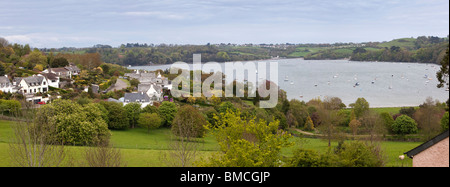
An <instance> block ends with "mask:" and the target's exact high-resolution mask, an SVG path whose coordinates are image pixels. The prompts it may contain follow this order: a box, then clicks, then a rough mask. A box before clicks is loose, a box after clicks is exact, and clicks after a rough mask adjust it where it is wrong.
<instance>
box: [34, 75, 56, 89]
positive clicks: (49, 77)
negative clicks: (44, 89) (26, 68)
mask: <svg viewBox="0 0 450 187" xmlns="http://www.w3.org/2000/svg"><path fill="white" fill-rule="evenodd" d="M38 76H44V77H45V78H47V80H48V85H49V86H51V87H54V88H59V77H58V75H56V74H54V73H41V74H38Z"/></svg>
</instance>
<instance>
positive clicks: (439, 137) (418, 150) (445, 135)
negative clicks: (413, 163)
mask: <svg viewBox="0 0 450 187" xmlns="http://www.w3.org/2000/svg"><path fill="white" fill-rule="evenodd" d="M445 138H448V130H447V131H445V132H443V133H441V134H439V135H437V136H436V137H434V138H432V139H431V140H429V141H427V142H425V143H423V144H422V145H419V146H417V147H416V148H414V149H412V150H410V151H408V152H406V153H404V154H406V155H407V156H408V157H409V158H413V157H414V156H416V155H418V154H419V153H421V152H422V151H425V150H426V149H428V148H430V147H431V146H433V145H435V144H437V143H439V142H440V141H442V140H444V139H445Z"/></svg>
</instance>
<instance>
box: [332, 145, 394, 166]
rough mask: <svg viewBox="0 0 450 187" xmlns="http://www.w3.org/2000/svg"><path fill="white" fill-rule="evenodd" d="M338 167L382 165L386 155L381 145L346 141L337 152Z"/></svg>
mask: <svg viewBox="0 0 450 187" xmlns="http://www.w3.org/2000/svg"><path fill="white" fill-rule="evenodd" d="M335 154H336V155H337V162H336V166H337V167H382V166H384V164H385V159H386V158H385V156H384V154H383V152H382V151H381V150H380V147H379V146H376V145H373V144H366V143H364V142H359V141H355V142H350V143H349V142H345V143H344V144H343V145H342V147H341V148H340V149H339V150H337V152H336V153H335Z"/></svg>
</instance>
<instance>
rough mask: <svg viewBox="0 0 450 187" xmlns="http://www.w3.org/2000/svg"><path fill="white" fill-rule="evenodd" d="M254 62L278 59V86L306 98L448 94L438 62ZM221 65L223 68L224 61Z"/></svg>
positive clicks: (377, 99)
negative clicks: (441, 85) (441, 83)
mask: <svg viewBox="0 0 450 187" xmlns="http://www.w3.org/2000/svg"><path fill="white" fill-rule="evenodd" d="M254 62H278V85H279V86H280V88H281V89H283V90H285V91H286V93H287V96H288V98H289V99H298V100H304V101H305V102H307V101H309V100H311V99H313V98H318V97H320V98H321V99H323V98H325V97H339V98H341V99H342V101H343V102H344V103H345V104H346V105H347V106H348V105H349V104H350V103H353V102H355V101H356V99H357V98H359V97H364V98H365V99H366V100H367V101H368V102H369V103H370V106H371V107H402V106H418V105H420V104H422V103H423V102H424V101H425V99H426V98H427V97H432V98H433V99H437V100H439V101H440V102H445V101H447V99H448V98H449V92H448V91H446V90H445V89H439V88H437V87H436V86H437V84H438V81H437V79H436V72H437V71H439V68H440V66H438V65H432V64H420V63H399V62H395V63H393V62H356V61H348V60H303V59H277V60H261V61H254ZM221 66H222V68H223V67H224V64H223V63H222V64H221ZM190 67H191V68H192V64H190ZM168 68H170V65H158V66H135V67H130V68H129V69H143V70H149V71H154V70H157V69H163V70H164V69H168Z"/></svg>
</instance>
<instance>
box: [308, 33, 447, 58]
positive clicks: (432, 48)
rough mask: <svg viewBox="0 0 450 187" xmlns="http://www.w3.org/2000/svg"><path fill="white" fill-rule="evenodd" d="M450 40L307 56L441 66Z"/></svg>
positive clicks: (368, 45) (369, 45) (334, 50)
mask: <svg viewBox="0 0 450 187" xmlns="http://www.w3.org/2000/svg"><path fill="white" fill-rule="evenodd" d="M448 45H449V41H448V38H439V37H433V36H429V37H426V36H421V37H418V38H417V39H410V40H407V39H398V40H393V41H391V42H385V43H378V42H375V43H372V42H371V43H366V44H364V45H363V46H359V47H348V48H343V47H336V46H334V47H331V48H329V49H326V50H320V51H318V52H315V53H310V54H308V55H306V56H305V59H306V60H323V59H344V58H348V59H350V60H352V61H381V62H419V63H434V64H439V63H440V62H441V61H442V59H443V58H444V56H445V52H446V49H447V48H448Z"/></svg>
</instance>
